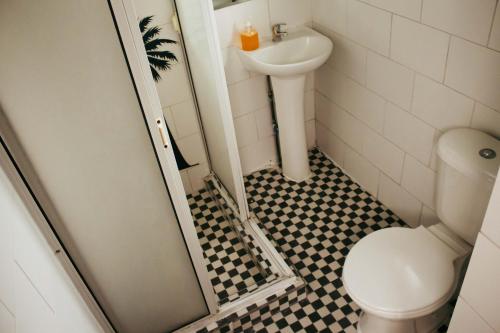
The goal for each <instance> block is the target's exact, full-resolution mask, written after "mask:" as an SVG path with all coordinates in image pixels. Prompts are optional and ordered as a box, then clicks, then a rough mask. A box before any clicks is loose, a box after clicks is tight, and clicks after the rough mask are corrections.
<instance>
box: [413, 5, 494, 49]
mask: <svg viewBox="0 0 500 333" xmlns="http://www.w3.org/2000/svg"><path fill="white" fill-rule="evenodd" d="M495 1H496V0H424V4H423V9H422V22H423V23H425V24H429V25H431V26H434V27H436V28H439V29H441V30H444V31H447V32H450V33H452V34H454V35H458V36H461V37H463V38H466V39H469V40H471V41H474V42H476V43H480V44H484V45H486V43H487V41H488V34H489V32H490V26H491V20H492V17H493V9H494V8H495Z"/></svg>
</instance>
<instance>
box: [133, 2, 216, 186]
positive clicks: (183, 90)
mask: <svg viewBox="0 0 500 333" xmlns="http://www.w3.org/2000/svg"><path fill="white" fill-rule="evenodd" d="M133 2H134V6H135V9H136V11H137V16H138V20H140V19H141V18H143V17H145V16H150V15H154V18H153V21H152V23H151V26H153V25H158V26H160V27H161V28H162V31H161V32H160V37H161V38H169V39H172V40H175V41H179V39H180V37H179V34H178V33H177V32H176V31H175V29H174V27H173V25H172V15H173V5H172V2H171V0H134V1H133ZM165 49H168V50H170V51H172V52H173V53H174V54H175V55H176V57H177V59H178V60H179V61H178V62H177V63H173V64H172V68H171V69H170V70H167V71H163V72H160V75H161V77H162V79H161V80H160V82H158V83H157V84H156V89H157V92H158V95H159V97H160V102H161V106H162V109H163V114H164V115H165V118H166V119H167V123H168V126H169V128H170V130H171V131H172V135H173V137H174V139H175V141H176V142H177V144H178V145H179V149H180V150H181V152H182V153H183V155H184V157H185V158H186V160H187V161H188V162H189V163H191V164H196V163H199V165H198V166H195V167H192V168H189V169H186V170H183V171H181V177H182V182H183V184H184V189H185V191H186V193H187V194H190V193H194V192H197V191H199V190H200V189H202V188H203V187H204V183H203V178H204V177H205V176H207V175H208V174H209V173H210V170H209V168H208V162H207V156H206V153H205V148H204V146H203V138H202V135H201V131H200V126H199V123H198V119H197V115H196V109H195V106H194V99H193V95H192V93H191V87H190V84H189V76H188V72H187V67H186V66H187V64H186V63H185V61H184V60H185V59H184V55H183V52H182V48H181V46H180V44H176V45H172V44H168V45H167V46H165Z"/></svg>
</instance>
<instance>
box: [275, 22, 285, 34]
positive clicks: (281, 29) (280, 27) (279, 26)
mask: <svg viewBox="0 0 500 333" xmlns="http://www.w3.org/2000/svg"><path fill="white" fill-rule="evenodd" d="M273 31H274V32H275V33H277V34H282V35H286V34H287V33H288V26H287V24H286V23H276V24H274V25H273Z"/></svg>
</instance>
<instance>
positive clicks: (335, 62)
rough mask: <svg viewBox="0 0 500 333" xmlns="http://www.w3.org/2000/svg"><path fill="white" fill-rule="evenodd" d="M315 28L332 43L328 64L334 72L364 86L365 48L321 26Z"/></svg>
mask: <svg viewBox="0 0 500 333" xmlns="http://www.w3.org/2000/svg"><path fill="white" fill-rule="evenodd" d="M315 28H316V30H318V31H320V32H321V33H323V34H324V35H326V36H327V37H329V38H330V39H331V40H332V42H333V45H334V51H333V52H332V55H331V56H330V59H329V60H328V64H329V65H330V66H332V67H333V68H334V69H335V70H337V71H339V72H341V73H344V74H346V75H347V76H349V77H350V78H352V79H354V80H355V81H358V82H359V83H361V84H364V83H365V82H366V54H367V51H366V48H364V47H362V46H360V45H359V44H357V43H354V42H352V41H350V40H349V39H347V38H345V37H342V36H341V35H339V34H337V33H335V32H333V31H331V30H327V29H326V28H323V27H322V26H318V25H315Z"/></svg>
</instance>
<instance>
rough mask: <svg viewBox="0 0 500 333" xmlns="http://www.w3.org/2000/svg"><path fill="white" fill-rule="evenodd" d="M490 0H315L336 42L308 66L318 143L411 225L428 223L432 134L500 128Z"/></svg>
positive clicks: (494, 12)
mask: <svg viewBox="0 0 500 333" xmlns="http://www.w3.org/2000/svg"><path fill="white" fill-rule="evenodd" d="M498 7H499V6H498V4H497V1H496V0H480V1H479V0H462V1H458V0H398V1H395V0H364V1H358V0H312V16H313V27H314V28H315V29H317V30H318V31H320V32H323V33H324V34H326V35H327V36H329V37H330V38H331V39H332V40H333V42H334V50H333V54H332V57H331V59H330V60H329V61H328V63H327V64H326V65H324V66H323V67H322V68H320V69H318V70H317V71H316V73H315V105H316V135H317V142H318V145H319V147H320V148H321V149H322V150H323V151H324V152H325V153H327V154H328V155H329V156H330V157H331V158H332V159H334V160H335V161H336V162H337V163H338V164H339V165H341V166H342V167H343V168H344V169H345V170H346V172H348V173H349V174H350V175H351V176H353V177H354V178H355V179H356V180H357V181H359V182H360V183H361V184H362V185H363V186H364V187H365V188H366V189H367V190H369V191H370V192H371V193H372V194H374V195H376V196H377V197H378V198H379V199H380V200H381V201H382V202H383V203H384V204H386V205H387V206H388V207H389V208H391V209H392V210H394V211H395V212H396V213H397V214H398V215H400V216H401V217H402V218H403V219H404V220H405V221H406V222H408V223H409V224H411V225H412V226H416V225H419V224H424V225H428V224H432V223H434V222H435V221H436V219H437V218H436V216H435V214H434V197H433V195H434V183H435V179H436V152H435V151H436V142H437V140H438V138H439V137H440V135H441V134H442V133H443V132H444V131H446V130H448V129H451V128H456V127H473V128H478V129H481V130H483V131H485V132H488V133H490V134H492V135H495V136H497V137H498V136H500V8H498Z"/></svg>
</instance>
